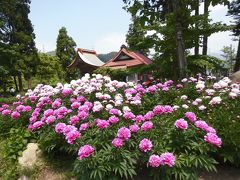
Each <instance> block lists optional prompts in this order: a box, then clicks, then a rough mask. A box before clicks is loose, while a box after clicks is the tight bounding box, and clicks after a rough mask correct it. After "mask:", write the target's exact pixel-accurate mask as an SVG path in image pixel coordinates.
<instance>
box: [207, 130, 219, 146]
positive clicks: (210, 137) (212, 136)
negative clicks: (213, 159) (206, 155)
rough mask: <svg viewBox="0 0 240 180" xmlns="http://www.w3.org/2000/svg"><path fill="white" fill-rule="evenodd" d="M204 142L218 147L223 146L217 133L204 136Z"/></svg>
mask: <svg viewBox="0 0 240 180" xmlns="http://www.w3.org/2000/svg"><path fill="white" fill-rule="evenodd" d="M204 141H206V142H207V143H209V144H212V145H214V146H217V147H221V145H222V140H221V138H219V137H218V136H217V135H216V134H215V133H207V134H206V135H205V136H204Z"/></svg>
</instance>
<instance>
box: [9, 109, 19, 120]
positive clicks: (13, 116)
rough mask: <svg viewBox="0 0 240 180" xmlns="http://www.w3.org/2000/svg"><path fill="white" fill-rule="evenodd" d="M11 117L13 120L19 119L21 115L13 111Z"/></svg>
mask: <svg viewBox="0 0 240 180" xmlns="http://www.w3.org/2000/svg"><path fill="white" fill-rule="evenodd" d="M11 117H12V118H13V119H18V118H19V117H20V113H19V112H17V111H13V112H12V114H11Z"/></svg>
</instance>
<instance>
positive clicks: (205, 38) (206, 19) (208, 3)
mask: <svg viewBox="0 0 240 180" xmlns="http://www.w3.org/2000/svg"><path fill="white" fill-rule="evenodd" d="M209 5H210V2H209V0H205V1H204V16H205V23H204V24H205V28H206V27H207V26H208V16H209V13H208V7H209ZM207 48H208V35H207V34H206V33H205V34H204V35H203V49H202V55H207Z"/></svg>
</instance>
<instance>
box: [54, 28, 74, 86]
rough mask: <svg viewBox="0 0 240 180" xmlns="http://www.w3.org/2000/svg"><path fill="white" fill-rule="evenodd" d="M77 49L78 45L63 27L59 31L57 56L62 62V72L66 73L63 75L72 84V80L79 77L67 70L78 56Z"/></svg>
mask: <svg viewBox="0 0 240 180" xmlns="http://www.w3.org/2000/svg"><path fill="white" fill-rule="evenodd" d="M75 47H76V43H75V42H74V40H73V39H72V38H71V37H70V36H68V34H67V29H66V28H65V27H62V28H61V29H60V30H59V34H58V37H57V49H56V55H57V57H58V58H59V60H60V64H61V66H62V71H63V72H64V73H63V74H62V75H63V78H64V80H65V81H66V82H70V80H72V79H75V78H76V77H77V74H76V73H75V72H73V71H71V70H69V69H67V67H68V66H69V65H70V64H71V62H72V60H73V58H74V57H75V55H76V52H75Z"/></svg>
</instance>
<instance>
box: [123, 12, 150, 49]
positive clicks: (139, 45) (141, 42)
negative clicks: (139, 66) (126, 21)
mask: <svg viewBox="0 0 240 180" xmlns="http://www.w3.org/2000/svg"><path fill="white" fill-rule="evenodd" d="M126 41H127V44H128V48H129V49H130V50H133V51H140V52H141V53H143V54H148V53H149V48H151V46H152V44H151V42H152V41H151V39H149V38H148V36H147V30H146V29H144V28H142V26H141V22H140V19H139V18H138V17H137V16H133V17H132V24H130V25H129V30H128V33H127V35H126Z"/></svg>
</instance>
